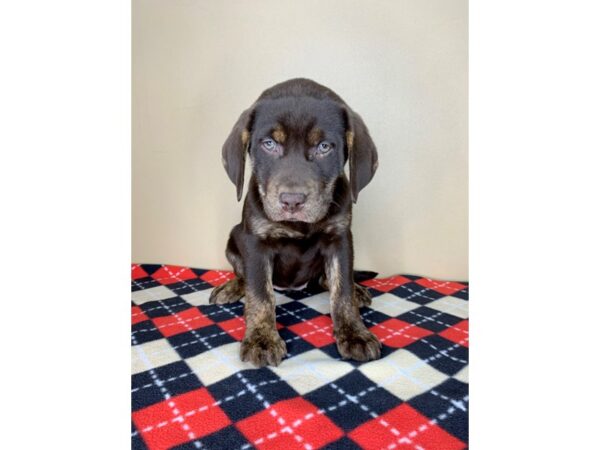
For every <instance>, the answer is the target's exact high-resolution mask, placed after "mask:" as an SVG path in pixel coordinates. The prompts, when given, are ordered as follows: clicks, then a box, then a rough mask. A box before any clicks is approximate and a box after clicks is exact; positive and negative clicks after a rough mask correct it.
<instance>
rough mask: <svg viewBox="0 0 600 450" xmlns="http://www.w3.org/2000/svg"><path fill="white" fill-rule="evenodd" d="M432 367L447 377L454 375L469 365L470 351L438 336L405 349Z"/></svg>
mask: <svg viewBox="0 0 600 450" xmlns="http://www.w3.org/2000/svg"><path fill="white" fill-rule="evenodd" d="M404 348H405V349H406V350H408V351H410V352H411V353H413V354H414V355H416V356H418V357H419V358H421V359H422V360H423V361H425V362H427V364H429V365H430V366H432V367H434V368H436V369H437V370H439V371H440V372H443V373H445V374H447V375H454V374H456V373H457V372H459V371H460V370H461V369H462V368H463V367H465V366H466V365H467V363H468V358H469V350H468V349H467V348H466V347H463V346H462V345H460V344H456V343H454V342H452V341H449V340H448V339H444V338H443V337H441V336H438V335H436V334H434V335H431V336H427V337H426V338H422V339H419V340H418V341H415V342H414V343H412V344H410V345H408V346H406V347H404Z"/></svg>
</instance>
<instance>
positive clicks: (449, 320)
mask: <svg viewBox="0 0 600 450" xmlns="http://www.w3.org/2000/svg"><path fill="white" fill-rule="evenodd" d="M398 319H400V320H403V321H404V322H408V323H412V324H415V325H418V326H419V327H421V328H425V329H426V330H429V331H433V332H434V333H439V332H440V331H444V330H446V329H447V328H450V327H451V326H452V325H456V324H457V323H458V322H460V321H462V320H463V319H461V318H460V317H456V316H453V315H451V314H447V313H444V312H441V311H438V310H436V309H433V308H428V307H427V306H420V307H418V308H417V309H413V310H411V311H407V312H406V313H404V314H401V315H400V316H398Z"/></svg>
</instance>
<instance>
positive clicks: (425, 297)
mask: <svg viewBox="0 0 600 450" xmlns="http://www.w3.org/2000/svg"><path fill="white" fill-rule="evenodd" d="M390 293H392V294H394V295H397V296H398V297H402V298H403V299H405V300H410V301H411V302H415V303H418V304H420V305H426V304H427V303H431V302H433V301H434V300H437V299H438V298H442V297H444V294H440V293H439V292H436V291H434V290H433V289H427V288H426V287H423V286H421V285H420V284H417V283H415V282H414V281H411V282H410V283H405V284H403V285H401V286H398V287H397V288H395V289H392V290H391V291H390Z"/></svg>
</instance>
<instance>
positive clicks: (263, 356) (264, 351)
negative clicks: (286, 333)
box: [240, 330, 287, 367]
mask: <svg viewBox="0 0 600 450" xmlns="http://www.w3.org/2000/svg"><path fill="white" fill-rule="evenodd" d="M286 353H287V349H286V346H285V342H284V341H283V339H281V337H280V336H279V334H278V333H277V331H275V330H273V331H270V332H255V333H252V334H251V335H250V336H249V337H246V338H244V340H243V341H242V348H241V349H240V358H241V359H242V361H247V362H249V363H252V364H254V365H255V366H256V367H263V366H266V365H267V364H270V365H271V366H278V365H279V363H281V360H282V359H283V357H284V356H285V355H286Z"/></svg>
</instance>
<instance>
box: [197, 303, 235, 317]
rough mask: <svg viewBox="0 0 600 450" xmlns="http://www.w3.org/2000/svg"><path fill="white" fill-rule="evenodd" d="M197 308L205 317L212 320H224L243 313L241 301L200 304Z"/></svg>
mask: <svg viewBox="0 0 600 450" xmlns="http://www.w3.org/2000/svg"><path fill="white" fill-rule="evenodd" d="M198 309H200V311H201V312H202V314H204V315H205V316H206V317H210V320H212V321H213V322H225V321H226V320H230V319H235V318H236V317H240V316H243V315H244V304H243V303H242V302H236V303H230V304H228V305H207V306H206V305H201V306H199V307H198Z"/></svg>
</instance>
